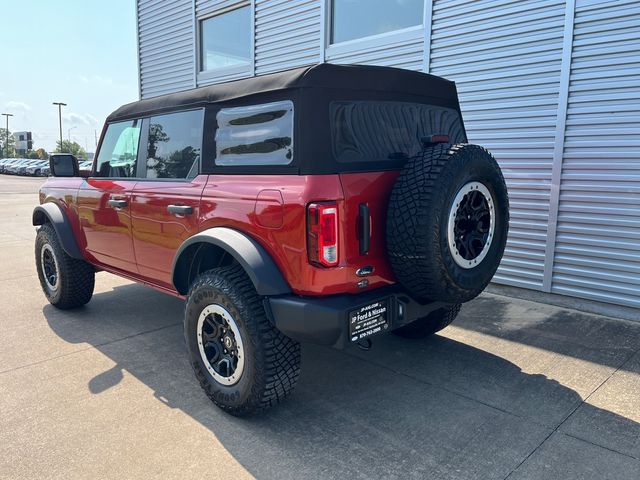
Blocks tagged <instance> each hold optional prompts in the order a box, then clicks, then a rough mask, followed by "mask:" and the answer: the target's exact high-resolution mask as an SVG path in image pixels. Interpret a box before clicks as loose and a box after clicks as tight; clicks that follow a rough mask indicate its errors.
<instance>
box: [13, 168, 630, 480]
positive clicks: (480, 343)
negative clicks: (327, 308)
mask: <svg viewBox="0 0 640 480" xmlns="http://www.w3.org/2000/svg"><path fill="white" fill-rule="evenodd" d="M41 183H42V180H41V179H30V178H17V177H7V176H2V175H0V222H2V223H1V224H2V229H0V247H1V248H0V271H1V272H2V276H1V277H0V305H2V308H1V309H0V478H12V479H13V478H25V479H27V478H29V479H31V478H66V479H68V478H145V479H147V478H163V479H166V478H193V477H205V476H207V477H209V478H251V477H257V478H275V479H299V478H340V479H342V478H349V479H359V478H362V479H365V478H366V479H369V478H416V479H422V478H434V479H440V478H442V479H505V478H510V479H556V478H557V479H574V478H575V479H589V478H593V479H608V478H611V479H616V480H619V479H634V480H637V479H638V478H640V323H632V322H627V321H619V320H615V319H610V318H607V317H601V316H597V315H590V314H583V313H579V312H577V311H574V310H567V309H562V308H558V307H552V306H547V305H542V304H536V303H533V302H528V301H521V300H514V299H511V298H507V297H501V296H497V295H490V294H484V295H483V296H481V297H480V298H478V299H476V300H474V301H473V302H470V303H469V304H466V305H465V306H464V307H463V310H462V313H461V315H460V317H459V318H458V320H457V321H456V322H455V323H454V325H452V326H451V327H449V328H447V329H446V330H445V331H443V332H442V334H441V335H437V336H435V337H433V338H431V339H428V340H423V341H408V340H404V339H400V338H397V337H394V336H392V335H389V336H386V337H383V338H378V339H375V340H374V345H373V349H372V350H371V351H368V352H364V351H360V350H358V349H353V350H347V351H344V352H339V351H335V350H331V349H326V348H320V347H315V346H311V345H304V346H303V367H302V377H301V381H300V383H299V385H298V388H297V389H296V391H295V392H294V394H293V395H292V396H291V398H290V399H289V400H288V401H287V402H286V403H285V404H283V405H282V406H280V407H278V408H276V409H273V410H271V411H269V412H267V413H265V414H263V415H261V416H257V417H252V418H246V419H237V418H234V417H230V416H228V415H226V414H224V413H222V412H221V411H219V410H218V409H217V408H215V407H214V406H213V405H212V404H211V403H210V402H209V401H208V400H207V398H206V397H205V395H204V394H203V393H202V392H201V390H200V388H199V386H198V384H197V382H196V380H195V379H194V377H193V374H192V372H191V369H190V367H189V365H188V362H187V359H186V353H185V348H184V344H183V339H182V328H181V322H182V308H183V305H182V302H181V301H180V300H178V299H174V298H171V297H168V296H165V295H163V294H160V293H157V292H155V291H153V290H150V289H148V288H145V287H142V286H140V285H135V284H132V283H130V282H128V281H125V280H121V279H119V278H116V277H114V276H111V275H109V274H106V273H100V274H98V275H97V279H96V293H95V295H94V298H93V300H92V301H91V302H90V303H89V305H87V306H86V307H85V308H82V309H79V310H77V311H73V312H62V311H58V310H56V309H54V308H52V307H51V306H49V305H48V304H47V303H46V301H45V298H44V296H43V295H42V293H41V291H40V286H39V283H38V279H37V276H36V273H35V268H34V260H33V257H34V255H33V239H34V236H35V233H34V228H33V227H32V226H31V225H30V219H31V210H32V208H33V206H34V205H35V204H36V202H37V195H36V192H37V188H38V186H39V184H41Z"/></svg>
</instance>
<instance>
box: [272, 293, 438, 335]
mask: <svg viewBox="0 0 640 480" xmlns="http://www.w3.org/2000/svg"><path fill="white" fill-rule="evenodd" d="M265 302H266V303H267V305H266V307H267V312H268V314H269V316H270V318H271V321H272V322H273V324H274V325H275V327H276V328H277V329H278V330H280V331H281V332H282V333H284V334H285V335H287V336H288V337H290V338H293V339H294V340H298V341H300V342H309V343H315V344H319V345H331V346H333V347H335V348H344V347H346V346H347V345H349V344H352V343H354V337H353V336H352V332H351V331H350V313H352V312H354V311H355V310H358V309H359V308H361V307H364V306H367V305H371V304H373V303H376V302H384V303H385V304H386V305H388V309H387V312H388V313H387V315H388V316H387V322H386V324H385V325H383V326H381V328H379V329H377V330H376V329H374V330H372V331H371V333H370V334H369V335H367V338H371V337H372V336H375V335H378V334H381V333H384V332H389V331H392V330H394V329H396V328H399V327H402V326H404V325H407V324H409V323H411V322H413V321H415V320H417V319H419V318H422V317H425V316H427V315H428V314H429V313H431V312H433V311H435V310H438V309H440V308H443V307H445V306H447V304H446V303H443V302H430V303H425V304H423V303H419V302H418V301H416V300H414V299H413V298H411V297H410V296H409V295H408V294H407V293H406V292H404V290H402V289H401V288H399V287H395V286H394V287H384V288H379V289H376V290H372V291H370V292H366V293H361V294H358V295H349V294H341V295H331V296H328V297H320V298H315V297H300V296H296V295H285V296H278V297H268V298H267V299H266V300H265ZM357 340H358V339H355V342H357Z"/></svg>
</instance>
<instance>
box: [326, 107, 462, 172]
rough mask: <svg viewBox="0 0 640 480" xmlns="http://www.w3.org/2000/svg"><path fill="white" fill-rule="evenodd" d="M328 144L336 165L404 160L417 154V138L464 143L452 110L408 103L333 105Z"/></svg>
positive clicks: (419, 145) (458, 119)
mask: <svg viewBox="0 0 640 480" xmlns="http://www.w3.org/2000/svg"><path fill="white" fill-rule="evenodd" d="M330 115H331V142H332V150H333V155H334V157H335V159H336V160H337V161H338V162H343V163H348V162H354V163H357V162H372V161H389V160H404V159H407V158H411V157H414V156H416V155H418V154H419V153H420V152H421V151H422V149H423V147H422V144H421V142H420V139H421V138H422V137H424V136H427V135H449V139H450V141H451V142H452V143H459V142H463V141H464V139H465V135H464V129H463V126H462V121H461V119H460V114H459V113H458V111H457V110H454V109H452V108H445V107H438V106H433V105H425V104H421V103H410V102H383V101H337V102H332V103H331V107H330Z"/></svg>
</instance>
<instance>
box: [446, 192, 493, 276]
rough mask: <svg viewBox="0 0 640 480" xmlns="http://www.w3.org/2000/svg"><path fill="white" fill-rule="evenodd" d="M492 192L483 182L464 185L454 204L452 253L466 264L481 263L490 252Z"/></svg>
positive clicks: (450, 236) (450, 233)
mask: <svg viewBox="0 0 640 480" xmlns="http://www.w3.org/2000/svg"><path fill="white" fill-rule="evenodd" d="M494 224H495V219H494V206H493V199H492V197H491V193H490V192H489V190H488V189H487V187H486V186H485V185H483V184H482V183H479V182H469V183H468V184H466V185H465V186H463V187H462V188H461V189H460V190H459V192H458V194H457V195H456V198H455V200H454V202H453V205H452V207H451V211H450V214H449V224H448V232H447V234H448V235H447V242H448V244H449V249H450V251H451V254H452V256H453V258H454V260H455V261H456V263H458V265H460V266H462V267H463V268H473V267H475V266H477V265H478V264H479V263H480V262H481V261H482V260H483V259H484V257H485V256H486V255H487V252H488V250H489V247H490V246H491V242H492V239H493V233H494V228H495V227H494Z"/></svg>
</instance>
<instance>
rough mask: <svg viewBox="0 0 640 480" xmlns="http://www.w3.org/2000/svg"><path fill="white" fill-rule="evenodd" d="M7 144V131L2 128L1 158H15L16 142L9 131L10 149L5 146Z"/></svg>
mask: <svg viewBox="0 0 640 480" xmlns="http://www.w3.org/2000/svg"><path fill="white" fill-rule="evenodd" d="M5 143H7V129H6V128H0V158H7V157H15V156H16V140H15V138H13V135H12V134H11V131H9V148H8V149H7V146H6V145H5Z"/></svg>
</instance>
